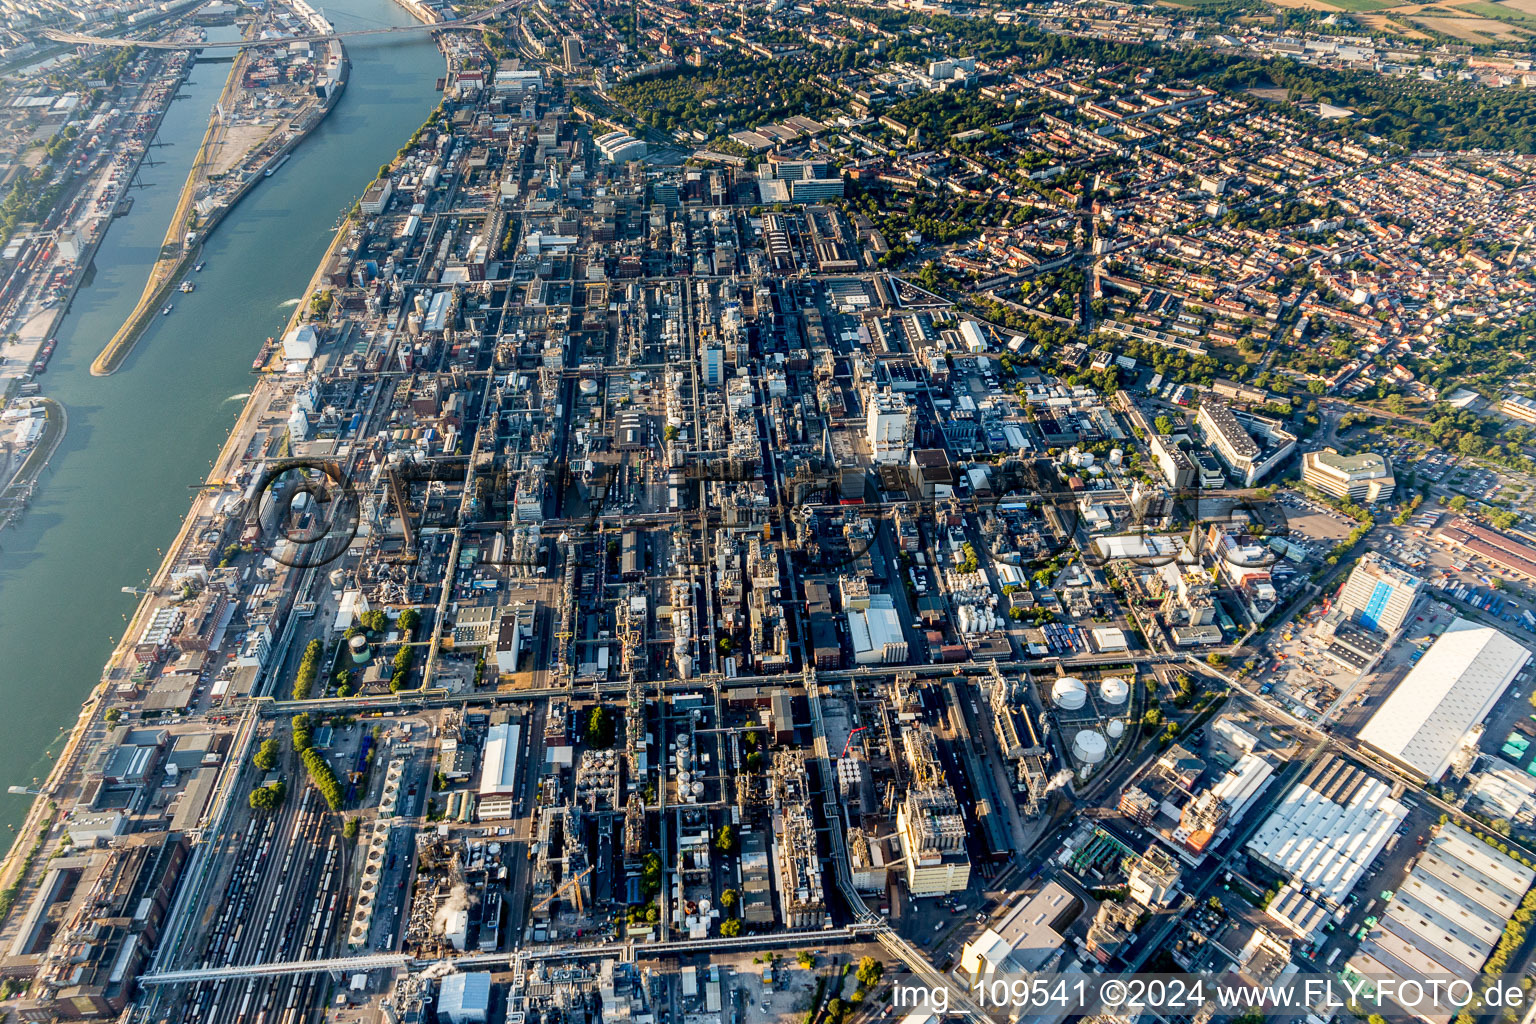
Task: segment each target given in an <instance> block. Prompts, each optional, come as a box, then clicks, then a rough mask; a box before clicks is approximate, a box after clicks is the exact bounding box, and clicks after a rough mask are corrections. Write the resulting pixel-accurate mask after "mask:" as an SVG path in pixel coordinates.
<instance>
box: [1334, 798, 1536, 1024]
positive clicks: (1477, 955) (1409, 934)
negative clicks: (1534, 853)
mask: <svg viewBox="0 0 1536 1024" xmlns="http://www.w3.org/2000/svg"><path fill="white" fill-rule="evenodd" d="M1533 880H1536V871H1532V870H1531V869H1530V868H1528V867H1526V866H1525V865H1524V864H1521V863H1520V862H1519V861H1517V860H1515V859H1514V858H1512V857H1510V856H1509V855H1508V854H1503V853H1499V852H1498V851H1497V850H1495V849H1493V848H1492V847H1490V846H1488V845H1487V844H1486V843H1483V842H1480V841H1478V840H1477V839H1475V838H1474V837H1473V836H1472V835H1471V834H1469V833H1468V832H1466V831H1465V830H1463V829H1461V828H1458V827H1457V826H1455V825H1442V826H1441V827H1440V832H1439V834H1438V835H1436V836H1435V838H1434V839H1433V840H1432V841H1431V842H1430V844H1429V846H1427V847H1426V848H1425V850H1424V853H1423V855H1422V856H1420V857H1419V859H1418V862H1417V863H1415V864H1414V866H1413V869H1412V870H1411V871H1410V872H1409V873H1408V877H1407V879H1405V880H1404V882H1403V884H1402V885H1401V886H1399V887H1398V888H1397V891H1396V892H1395V893H1394V895H1393V899H1392V901H1391V902H1390V903H1388V904H1387V909H1386V911H1385V912H1384V913H1383V914H1382V917H1381V920H1380V921H1379V922H1378V923H1377V924H1376V925H1375V926H1374V927H1372V928H1371V930H1370V933H1369V934H1368V935H1367V936H1366V938H1365V941H1364V942H1362V943H1361V944H1360V948H1359V949H1358V950H1357V951H1356V952H1355V955H1354V956H1353V957H1352V958H1351V959H1350V961H1349V966H1350V968H1352V969H1353V970H1354V971H1355V972H1356V973H1358V974H1360V975H1363V976H1368V977H1372V978H1397V979H1400V980H1401V979H1406V978H1413V977H1422V976H1425V975H1434V976H1441V977H1457V978H1461V979H1464V980H1467V981H1472V980H1474V979H1476V978H1477V976H1478V972H1479V971H1480V970H1481V969H1482V966H1483V964H1485V963H1487V961H1488V957H1489V956H1490V955H1491V954H1492V953H1493V950H1494V948H1495V947H1496V946H1497V945H1498V943H1499V939H1500V938H1501V937H1502V936H1503V934H1504V926H1505V925H1507V924H1508V923H1509V921H1510V919H1511V918H1512V917H1513V916H1514V914H1515V912H1516V911H1517V910H1519V909H1520V900H1521V897H1522V896H1523V895H1524V893H1525V892H1526V890H1528V889H1529V888H1530V887H1531V883H1532V881H1533ZM1410 1009H1412V1008H1410ZM1416 1015H1417V1016H1419V1017H1420V1018H1421V1019H1423V1020H1426V1021H1434V1022H1437V1024H1439V1022H1442V1021H1444V1020H1445V1019H1446V1017H1447V1016H1448V1015H1446V1014H1424V1013H1418V1014H1416Z"/></svg>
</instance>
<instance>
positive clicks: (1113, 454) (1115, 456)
mask: <svg viewBox="0 0 1536 1024" xmlns="http://www.w3.org/2000/svg"><path fill="white" fill-rule="evenodd" d="M1123 458H1125V453H1124V452H1122V451H1121V450H1120V449H1119V448H1111V449H1110V450H1109V464H1110V465H1111V466H1118V465H1120V460H1121V459H1123Z"/></svg>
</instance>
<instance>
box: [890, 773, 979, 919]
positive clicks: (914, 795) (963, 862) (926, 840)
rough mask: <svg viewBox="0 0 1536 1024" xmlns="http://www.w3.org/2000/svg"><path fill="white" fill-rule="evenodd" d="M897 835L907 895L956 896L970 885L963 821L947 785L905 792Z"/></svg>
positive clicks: (969, 864) (969, 859)
mask: <svg viewBox="0 0 1536 1024" xmlns="http://www.w3.org/2000/svg"><path fill="white" fill-rule="evenodd" d="M896 831H897V832H898V833H900V835H901V842H902V847H903V849H904V851H905V853H906V863H907V891H909V892H910V893H911V894H912V895H913V896H937V895H940V894H941V893H946V892H959V891H960V890H962V889H964V888H965V887H966V886H968V885H970V884H971V858H970V855H969V854H967V853H966V851H965V836H966V827H965V818H964V817H962V816H961V814H960V803H959V801H958V800H956V799H955V791H954V790H953V789H951V788H950V787H949V786H948V785H944V784H940V785H936V786H932V787H928V788H925V789H914V790H911V791H910V792H908V793H907V797H906V799H905V800H903V801H902V802H901V804H900V805H899V806H898V807H897V809H896Z"/></svg>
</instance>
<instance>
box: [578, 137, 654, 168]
mask: <svg viewBox="0 0 1536 1024" xmlns="http://www.w3.org/2000/svg"><path fill="white" fill-rule="evenodd" d="M592 141H593V142H595V143H596V144H597V151H598V152H599V153H601V154H602V155H603V159H604V160H607V161H608V162H609V163H611V164H624V163H628V162H629V161H631V160H643V159H644V158H645V155H646V153H647V152H648V151H649V150H648V148H647V146H646V144H645V143H644V142H642V141H641V140H639V139H637V138H635V137H634V136H633V135H631V134H629V133H628V132H626V131H611V132H608V133H607V134H604V135H599V136H598V137H597V138H595V139H593V140H592Z"/></svg>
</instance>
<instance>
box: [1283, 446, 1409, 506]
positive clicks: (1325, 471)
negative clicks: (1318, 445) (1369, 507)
mask: <svg viewBox="0 0 1536 1024" xmlns="http://www.w3.org/2000/svg"><path fill="white" fill-rule="evenodd" d="M1301 479H1302V482H1303V483H1305V484H1307V485H1309V486H1311V487H1316V488H1317V489H1318V490H1320V491H1322V492H1323V493H1324V494H1331V495H1332V496H1333V497H1335V498H1348V499H1349V500H1350V501H1365V502H1370V503H1371V504H1376V503H1377V502H1381V501H1387V500H1388V499H1390V498H1391V497H1392V492H1393V490H1394V489H1395V488H1396V486H1397V480H1396V479H1395V478H1394V477H1393V476H1392V461H1391V460H1390V459H1388V458H1387V457H1386V456H1384V455H1377V454H1376V453H1375V452H1364V453H1362V454H1360V455H1340V454H1339V453H1338V452H1337V451H1335V450H1334V449H1332V448H1324V449H1323V450H1322V451H1320V452H1307V453H1306V454H1305V455H1303V456H1302V457H1301Z"/></svg>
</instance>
